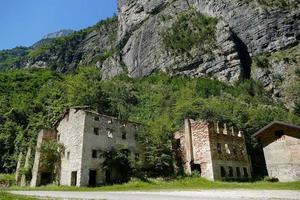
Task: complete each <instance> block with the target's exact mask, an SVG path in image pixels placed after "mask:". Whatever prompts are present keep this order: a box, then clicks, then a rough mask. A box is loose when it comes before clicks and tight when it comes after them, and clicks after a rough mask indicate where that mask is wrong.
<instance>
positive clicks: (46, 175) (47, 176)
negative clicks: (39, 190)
mask: <svg viewBox="0 0 300 200" xmlns="http://www.w3.org/2000/svg"><path fill="white" fill-rule="evenodd" d="M51 180H52V174H51V172H43V173H41V185H48V184H50V183H51Z"/></svg>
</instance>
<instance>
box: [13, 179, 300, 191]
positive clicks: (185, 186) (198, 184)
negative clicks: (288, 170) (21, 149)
mask: <svg viewBox="0 0 300 200" xmlns="http://www.w3.org/2000/svg"><path fill="white" fill-rule="evenodd" d="M175 189H176V190H209V189H257V190H261V189H267V190H300V182H290V183H271V182H263V181H261V182H251V183H250V182H247V183H246V182H245V183H240V182H219V181H217V182H211V181H208V180H206V179H204V178H178V179H175V180H170V181H164V180H161V179H152V180H150V181H148V182H145V181H140V180H133V181H131V182H129V183H126V184H122V185H121V184H120V185H118V184H116V185H111V186H102V187H96V188H88V187H80V188H77V187H66V186H55V185H48V186H44V187H38V188H29V187H23V188H22V187H11V188H9V190H40V191H41V190H43V191H44V190H47V191H140V190H143V191H148V190H175Z"/></svg>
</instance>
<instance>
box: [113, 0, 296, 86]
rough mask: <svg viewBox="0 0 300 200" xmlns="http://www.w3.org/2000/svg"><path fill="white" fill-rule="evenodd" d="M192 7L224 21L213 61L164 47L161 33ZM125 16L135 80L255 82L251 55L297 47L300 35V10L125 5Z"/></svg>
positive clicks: (222, 2) (234, 4)
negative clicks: (161, 75) (156, 76)
mask: <svg viewBox="0 0 300 200" xmlns="http://www.w3.org/2000/svg"><path fill="white" fill-rule="evenodd" d="M191 8H194V9H197V11H199V12H200V13H203V14H206V15H209V16H213V17H216V18H218V19H219V23H218V25H217V31H216V36H215V37H216V40H217V47H216V49H215V50H214V56H213V57H210V56H208V55H205V54H204V55H203V53H202V54H201V53H200V51H198V53H197V50H196V53H194V54H193V55H192V57H186V56H184V55H182V56H173V55H170V54H168V52H166V50H165V49H164V48H163V45H162V39H161V36H160V34H161V32H162V31H163V30H165V29H166V28H167V27H170V26H171V25H172V23H174V20H175V19H176V16H178V15H179V14H180V13H182V12H185V11H187V10H189V9H191ZM119 11H120V13H119V34H118V36H119V42H120V46H121V49H122V51H121V55H122V60H123V62H124V63H125V65H126V66H127V68H128V73H129V75H130V76H132V77H141V76H146V75H149V74H151V73H152V72H154V71H157V70H160V71H164V72H167V73H169V74H171V75H188V76H192V77H203V76H212V77H214V78H217V79H219V80H222V81H225V82H231V83H232V82H236V81H238V80H241V79H244V78H249V77H250V75H251V56H253V55H257V54H260V53H263V52H272V51H276V50H279V49H282V48H285V47H287V46H289V45H293V44H295V43H296V42H297V40H298V39H299V35H300V20H299V19H300V10H299V9H294V10H289V11H287V10H279V9H270V10H264V9H263V8H261V7H260V6H259V5H257V4H256V3H255V2H254V1H253V2H252V1H251V2H246V1H232V0H175V1H167V0H148V1H146V0H137V1H136V0H119ZM166 18H167V20H165V19H166ZM208 37H213V36H208Z"/></svg>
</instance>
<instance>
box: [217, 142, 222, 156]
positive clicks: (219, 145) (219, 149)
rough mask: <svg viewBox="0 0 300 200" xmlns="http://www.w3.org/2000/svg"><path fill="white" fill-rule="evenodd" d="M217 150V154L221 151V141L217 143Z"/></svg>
mask: <svg viewBox="0 0 300 200" xmlns="http://www.w3.org/2000/svg"><path fill="white" fill-rule="evenodd" d="M217 151H218V154H221V153H222V145H221V143H217Z"/></svg>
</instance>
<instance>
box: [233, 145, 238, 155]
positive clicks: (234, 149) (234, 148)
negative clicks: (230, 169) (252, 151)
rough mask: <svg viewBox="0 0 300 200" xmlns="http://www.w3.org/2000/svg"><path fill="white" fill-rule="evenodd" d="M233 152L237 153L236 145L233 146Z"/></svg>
mask: <svg viewBox="0 0 300 200" xmlns="http://www.w3.org/2000/svg"><path fill="white" fill-rule="evenodd" d="M232 152H233V154H234V155H237V151H236V146H235V145H233V146H232Z"/></svg>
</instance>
